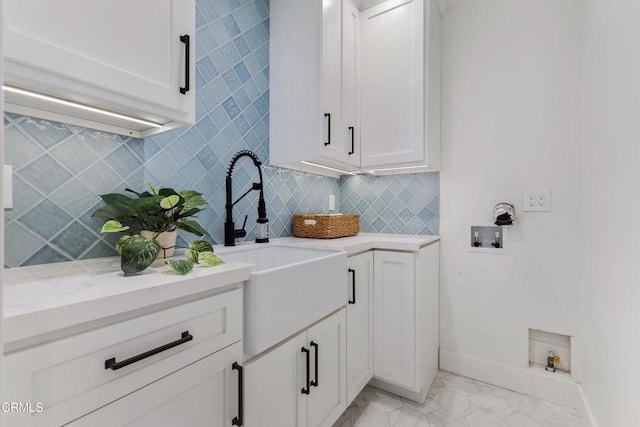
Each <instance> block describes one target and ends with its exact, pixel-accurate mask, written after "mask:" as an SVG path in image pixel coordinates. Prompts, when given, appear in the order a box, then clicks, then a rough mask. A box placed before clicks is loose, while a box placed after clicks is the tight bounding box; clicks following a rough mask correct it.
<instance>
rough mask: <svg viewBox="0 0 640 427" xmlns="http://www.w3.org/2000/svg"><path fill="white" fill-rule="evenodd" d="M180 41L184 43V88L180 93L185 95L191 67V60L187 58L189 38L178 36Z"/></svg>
mask: <svg viewBox="0 0 640 427" xmlns="http://www.w3.org/2000/svg"><path fill="white" fill-rule="evenodd" d="M180 41H181V42H182V43H184V87H181V88H180V93H181V94H183V95H185V94H186V93H187V92H189V86H190V85H189V74H191V73H190V66H191V60H190V58H189V50H190V47H191V38H190V37H189V35H188V34H184V35H181V36H180Z"/></svg>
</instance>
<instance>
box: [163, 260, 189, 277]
mask: <svg viewBox="0 0 640 427" xmlns="http://www.w3.org/2000/svg"><path fill="white" fill-rule="evenodd" d="M164 263H165V264H167V265H168V266H169V267H171V268H173V269H174V270H175V271H176V272H177V273H178V274H182V275H183V276H184V275H185V274H187V273H188V272H190V271H191V270H193V262H191V261H189V260H186V259H173V258H169V259H165V260H164Z"/></svg>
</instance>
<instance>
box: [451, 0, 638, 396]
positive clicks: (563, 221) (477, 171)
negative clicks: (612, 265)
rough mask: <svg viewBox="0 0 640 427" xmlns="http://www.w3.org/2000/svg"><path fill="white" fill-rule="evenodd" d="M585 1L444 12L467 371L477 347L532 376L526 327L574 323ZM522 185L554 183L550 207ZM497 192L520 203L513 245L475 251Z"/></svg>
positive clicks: (455, 361) (489, 0) (454, 235)
mask: <svg viewBox="0 0 640 427" xmlns="http://www.w3.org/2000/svg"><path fill="white" fill-rule="evenodd" d="M581 8H582V2H581V1H580V0H518V1H513V0H483V1H460V2H455V3H453V4H452V6H451V8H450V9H449V11H448V13H447V14H446V15H445V16H444V17H443V72H442V76H443V77H442V78H443V89H442V91H443V92H442V168H441V170H442V172H441V193H440V194H441V196H440V197H441V235H442V237H443V240H442V263H441V337H440V345H441V348H442V349H443V352H442V353H441V363H442V361H443V360H442V358H443V354H444V355H445V356H444V357H445V358H446V359H447V361H446V366H447V367H448V368H449V369H452V370H458V371H459V372H460V373H463V374H467V375H472V376H473V375H474V369H468V368H469V366H465V363H467V362H468V361H469V360H471V359H474V358H477V359H479V360H476V361H477V362H479V363H478V364H476V371H477V370H478V369H482V368H481V367H482V366H488V365H487V363H488V364H492V362H495V363H493V365H494V368H495V367H496V365H495V364H496V363H497V364H498V369H496V370H495V372H499V371H500V369H499V368H500V367H505V368H517V369H523V370H527V371H526V373H525V375H526V374H528V373H529V371H528V329H529V328H534V329H541V330H545V331H551V332H558V333H563V334H568V335H576V334H577V330H578V313H579V311H578V296H579V288H580V279H579V269H578V255H577V250H578V244H579V241H578V235H579V232H580V229H579V226H578V223H577V220H578V216H579V181H580V172H579V167H580V160H579V156H578V154H579V139H580V103H581V78H580V77H581V18H582V9H581ZM638 122H640V120H638ZM525 189H533V190H535V189H549V190H551V192H552V209H551V212H544V213H530V212H527V213H524V212H522V191H523V190H525ZM498 202H510V203H513V204H515V206H516V210H517V212H516V214H517V217H518V223H517V224H516V225H515V226H514V227H512V228H511V229H510V230H509V239H510V241H509V253H508V254H507V255H489V254H478V253H472V252H468V251H467V245H468V242H469V230H468V226H469V225H470V224H472V223H477V222H490V221H491V219H492V208H493V206H494V205H495V204H496V203H498ZM458 356H460V357H458ZM469 356H470V357H469ZM465 360H466V362H465ZM474 360H475V359H474ZM485 362H486V363H485ZM483 364H484V365H483ZM478 367H480V368H478ZM484 379H485V380H487V378H486V377H485V378H484ZM493 379H494V381H495V382H496V383H502V384H503V385H507V386H512V387H515V386H514V385H512V384H505V380H504V378H502V379H499V378H493ZM513 381H516V380H513ZM518 381H519V380H518ZM521 382H523V381H521Z"/></svg>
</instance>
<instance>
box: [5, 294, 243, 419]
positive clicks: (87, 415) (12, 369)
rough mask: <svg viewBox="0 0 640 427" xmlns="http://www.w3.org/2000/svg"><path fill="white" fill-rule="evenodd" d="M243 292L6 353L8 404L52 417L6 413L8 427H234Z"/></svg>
mask: <svg viewBox="0 0 640 427" xmlns="http://www.w3.org/2000/svg"><path fill="white" fill-rule="evenodd" d="M240 286H241V285H237V287H236V288H235V289H232V290H229V291H225V292H222V293H219V294H216V295H211V296H206V297H203V298H201V299H198V300H195V301H191V302H186V303H181V304H177V305H175V306H172V307H168V308H165V309H162V310H159V311H155V312H152V313H148V314H144V315H141V316H138V317H133V318H130V319H128V320H124V321H120V322H117V323H112V324H109V325H106V326H102V327H98V328H94V329H90V330H88V331H86V332H83V333H79V334H75V335H71V336H69V337H66V338H61V339H58V340H54V341H51V342H46V343H44V344H41V345H36V346H33V347H28V348H25V349H22V350H18V351H15V352H12V353H10V354H6V355H5V357H4V359H3V366H2V377H1V378H2V387H3V399H5V400H4V401H8V402H27V403H32V404H33V405H36V404H37V403H40V404H41V405H42V408H43V411H41V412H34V413H30V414H25V413H20V412H11V413H6V414H2V416H3V418H2V426H10V427H49V426H60V425H74V426H76V425H77V426H84V425H86V426H109V427H119V426H124V425H136V426H164V425H167V426H175V425H181V424H182V425H185V426H201V425H202V426H204V425H208V426H209V425H214V426H231V422H232V419H233V417H235V416H236V414H237V408H236V406H237V403H236V402H238V395H237V393H236V392H235V391H234V389H235V388H236V387H237V384H238V373H235V372H232V371H231V369H232V365H233V363H234V362H235V361H237V362H241V361H242V357H243V348H242V317H243V315H242V307H243V302H242V289H241V288H240ZM87 327H90V326H87ZM233 378H235V379H233ZM194 411H195V412H194ZM176 416H177V417H179V418H175V417H176ZM180 417H182V418H180ZM153 420H176V422H169V421H162V422H160V421H159V422H153ZM69 423H72V424H69Z"/></svg>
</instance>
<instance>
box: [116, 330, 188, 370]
mask: <svg viewBox="0 0 640 427" xmlns="http://www.w3.org/2000/svg"><path fill="white" fill-rule="evenodd" d="M192 339H193V335H190V334H189V331H184V332H183V333H182V338H180V339H179V340H175V341H173V342H170V343H169V344H165V345H162V346H160V347H158V348H154V349H153V350H149V351H145V352H144V353H140V354H139V355H137V356H133V357H131V358H129V359H126V360H123V361H122V362H116V358H115V357H112V358H111V359H107V360H105V361H104V369H111V370H113V371H117V370H118V369H120V368H124V367H125V366H127V365H131V364H132V363H136V362H139V361H140V360H142V359H146V358H147V357H151V356H153V355H156V354H158V353H162V352H163V351H165V350H169V349H170V348H173V347H176V346H179V345H180V344H184V343H186V342H188V341H191V340H192Z"/></svg>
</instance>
